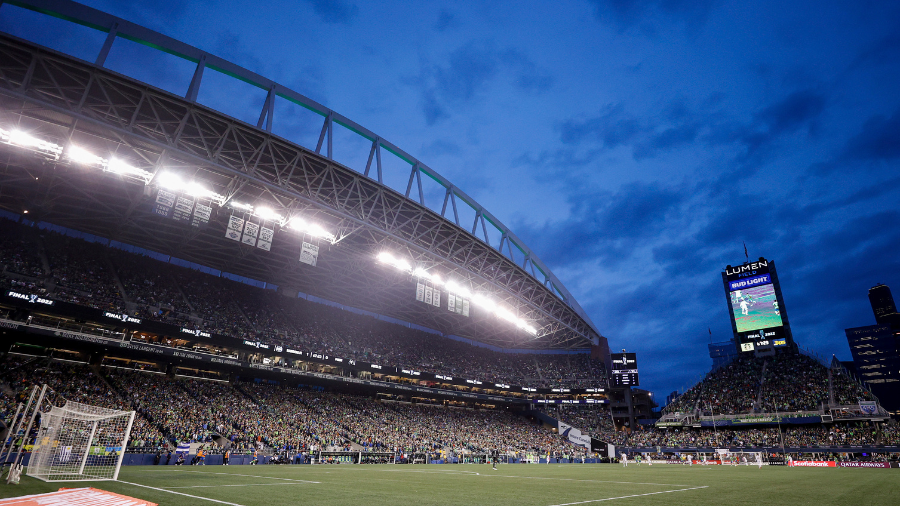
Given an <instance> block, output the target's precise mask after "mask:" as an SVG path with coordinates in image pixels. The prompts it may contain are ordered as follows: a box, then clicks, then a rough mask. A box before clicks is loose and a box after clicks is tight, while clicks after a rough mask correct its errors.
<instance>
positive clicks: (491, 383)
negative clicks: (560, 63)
mask: <svg viewBox="0 0 900 506" xmlns="http://www.w3.org/2000/svg"><path fill="white" fill-rule="evenodd" d="M9 9H20V10H25V11H29V15H39V16H47V17H51V18H54V19H55V20H58V21H59V20H61V21H64V22H67V23H74V24H77V25H79V26H80V27H82V28H86V29H90V30H94V31H99V32H101V33H102V34H103V36H104V43H103V45H102V48H101V49H100V51H99V53H98V54H97V55H95V56H96V59H94V60H93V61H86V60H84V59H80V58H77V57H74V56H71V55H69V54H66V53H65V52H60V51H57V50H54V49H51V48H49V47H45V46H42V45H40V44H38V43H35V42H32V41H29V40H27V38H21V37H19V36H16V35H12V34H9V33H0V235H2V242H0V265H2V275H0V276H2V278H0V281H2V283H3V290H2V292H0V349H2V356H0V417H2V420H0V421H2V425H0V434H2V439H3V446H2V448H0V462H2V463H3V465H4V467H3V471H4V474H3V478H4V483H9V484H4V485H0V498H14V497H18V496H23V495H30V494H32V495H33V494H42V493H49V492H55V491H57V490H58V489H59V488H60V487H61V486H62V487H95V488H96V489H102V490H105V491H109V492H112V493H116V494H121V495H124V496H128V497H133V498H137V499H140V500H143V501H149V502H150V503H156V504H184V503H185V502H188V503H190V504H208V503H219V504H232V505H241V506H253V505H256V504H288V503H294V502H299V501H317V500H319V501H327V502H330V503H336V504H358V503H360V502H369V503H371V504H388V503H396V502H398V501H411V502H417V503H420V504H471V503H474V502H476V501H479V502H482V501H485V502H494V503H497V504H512V503H516V504H536V505H538V504H539V505H555V506H562V505H570V504H589V503H594V502H603V501H629V500H630V501H640V502H641V503H645V504H646V503H650V504H656V503H661V502H663V501H665V503H667V504H682V503H684V504H687V503H691V504H696V503H698V502H699V503H711V502H714V501H715V502H720V501H722V502H727V503H734V504H760V503H764V504H766V503H770V502H774V501H775V500H776V499H777V500H779V501H783V502H797V503H801V504H807V503H825V504H834V503H840V504H845V503H854V504H857V503H858V502H853V498H854V497H856V495H857V494H860V493H863V491H864V492H865V494H867V499H866V500H865V501H863V502H864V503H879V504H886V503H887V502H888V501H890V500H891V499H890V497H892V496H891V494H892V493H894V494H895V492H894V491H893V488H892V487H891V486H888V485H886V484H887V483H889V482H890V480H889V479H890V478H892V476H888V474H890V473H894V472H896V471H891V470H890V469H891V468H897V467H898V458H900V426H898V425H897V423H896V422H894V421H891V419H890V415H889V413H888V411H887V410H886V409H885V408H884V407H883V406H881V404H880V402H879V400H878V399H877V397H876V396H874V395H873V394H872V393H871V391H869V390H868V389H866V388H865V387H863V386H862V385H861V384H860V383H859V382H858V380H857V379H856V378H855V377H854V376H853V375H852V374H851V373H850V372H848V371H847V370H846V369H845V368H844V367H843V365H842V364H841V363H840V362H837V361H834V362H822V361H821V360H819V359H818V358H816V357H814V356H810V355H808V354H804V353H802V352H800V351H799V348H798V347H797V346H796V343H794V341H793V337H792V336H790V331H789V327H787V326H785V328H786V329H787V330H786V332H787V336H786V337H785V338H784V339H785V340H784V343H785V344H784V346H783V347H781V348H777V349H776V347H766V346H764V345H763V341H761V340H758V341H754V347H751V349H752V350H754V353H735V354H734V356H733V357H731V359H730V360H729V361H727V362H726V363H722V364H717V367H716V368H715V369H714V370H712V371H710V372H709V373H708V374H706V376H705V377H704V378H703V380H702V381H700V382H699V383H697V384H696V385H694V386H692V387H691V388H690V389H689V390H687V391H686V392H685V393H684V394H682V395H681V396H679V397H678V398H677V399H675V400H674V401H673V402H671V403H669V404H668V405H667V406H666V407H665V408H664V410H663V411H662V413H661V416H654V414H653V410H654V408H657V407H659V406H658V404H657V402H656V401H655V400H654V398H653V397H652V395H651V394H650V392H649V391H647V390H644V389H641V388H639V387H637V386H636V385H637V384H638V383H637V365H635V363H634V358H633V357H634V355H633V354H627V353H623V354H616V353H611V350H610V343H609V342H608V340H607V338H606V337H604V336H603V334H602V333H601V331H600V330H599V328H600V327H598V325H595V323H594V322H593V321H592V320H591V318H590V317H589V316H588V314H587V313H586V311H585V310H584V309H583V308H582V307H581V306H580V305H579V303H578V301H576V300H575V299H574V297H573V296H572V294H571V293H570V292H569V290H568V289H566V287H565V285H564V284H563V281H562V280H560V279H559V278H557V276H556V275H554V274H553V272H551V270H550V268H549V267H548V266H547V264H546V263H545V262H543V261H542V260H541V259H540V258H539V257H538V255H537V254H536V253H535V252H533V251H532V250H531V249H530V248H529V247H528V246H527V245H526V244H525V243H524V242H523V241H522V240H521V239H520V238H519V237H518V236H517V235H516V234H515V233H514V232H513V231H512V230H510V229H509V228H507V227H506V225H504V224H503V223H502V222H501V221H500V220H499V219H497V218H496V217H495V216H494V215H493V214H491V212H490V211H488V210H487V209H485V208H484V207H482V206H481V205H480V204H478V202H476V201H475V199H473V198H471V197H470V196H469V195H467V194H466V193H465V191H464V190H463V189H461V188H459V187H457V186H455V185H454V184H453V183H451V182H450V181H449V180H447V179H446V178H444V177H443V176H441V175H440V174H439V173H438V172H437V171H436V170H434V169H432V168H430V167H429V166H428V165H426V163H425V162H424V161H420V160H418V159H417V158H416V157H414V156H412V155H410V154H409V153H407V152H406V151H404V150H403V149H402V148H400V147H398V146H395V145H394V144H392V143H391V142H389V141H388V140H386V139H385V138H383V137H381V136H380V135H379V134H377V133H375V132H372V131H370V130H368V129H367V128H365V127H364V126H362V125H359V124H357V123H356V122H354V121H352V120H351V119H349V118H347V117H345V116H343V115H341V114H340V113H338V112H336V111H333V110H331V109H329V108H327V107H325V106H323V105H321V104H319V103H317V102H315V101H313V100H311V99H309V98H307V97H306V96H304V95H302V94H300V93H298V92H296V91H293V90H291V89H289V88H288V87H286V86H284V85H282V84H279V83H276V82H274V81H272V80H269V79H267V78H265V77H263V76H261V75H258V74H256V73H254V72H252V71H250V70H247V69H245V68H242V67H240V66H238V65H236V64H234V63H231V62H229V61H227V60H225V59H222V58H219V57H217V56H215V55H213V54H210V53H207V52H205V51H204V50H202V49H198V48H195V47H192V46H190V45H188V44H185V43H184V42H181V41H178V40H175V39H172V38H170V37H168V36H166V35H163V34H161V33H158V32H156V31H153V30H150V29H148V28H145V27H143V26H140V25H138V24H136V23H133V22H131V21H129V20H126V19H122V18H118V17H115V16H112V15H110V14H106V13H104V12H101V11H99V10H95V9H92V8H90V7H86V6H83V5H81V4H78V3H75V2H71V1H67V0H17V1H15V2H5V3H4V4H3V8H2V10H0V16H2V15H3V13H4V11H8V10H9ZM121 41H130V42H132V43H137V44H141V45H143V46H146V47H148V48H152V49H153V50H156V51H161V52H164V53H166V54H168V55H173V56H175V57H177V58H180V59H181V60H184V61H187V62H190V63H191V65H193V66H194V73H193V75H192V76H191V79H190V85H189V86H188V88H187V89H186V90H184V93H183V94H181V95H177V94H173V93H171V92H169V91H164V90H162V89H159V88H157V87H154V86H153V85H152V84H149V83H145V82H142V81H140V80H138V79H136V78H134V77H129V76H126V75H123V74H120V73H117V72H114V71H112V70H109V69H108V68H105V66H104V63H105V61H106V59H107V57H108V55H109V53H110V51H111V49H112V48H113V47H114V45H115V44H119V43H120V42H121ZM210 73H218V74H221V75H224V76H227V77H228V78H231V79H236V80H239V81H242V82H243V83H247V84H250V85H252V86H253V87H255V88H257V89H259V90H262V92H263V93H264V94H265V102H264V105H263V107H262V109H261V111H260V112H259V120H258V122H257V123H256V124H249V123H246V122H244V121H241V120H239V119H235V118H233V117H230V116H229V115H228V114H226V113H224V112H221V111H217V110H214V109H212V108H210V107H207V106H204V105H201V104H200V103H198V102H197V97H198V94H199V93H200V90H201V88H202V87H203V86H207V84H205V81H204V77H207V76H208V75H209V74H210ZM276 104H278V107H282V106H290V107H298V108H302V109H303V110H305V111H307V112H309V113H311V116H312V117H314V118H316V120H317V121H318V122H319V123H317V124H316V128H317V130H319V132H320V133H319V135H318V138H317V141H316V142H315V143H314V145H311V146H302V145H300V144H298V143H295V142H292V141H291V140H290V139H286V138H282V137H280V136H278V135H276V134H274V133H273V129H274V127H273V124H274V123H275V122H277V121H278V120H277V118H278V117H279V115H278V114H277V110H276V109H277V108H276ZM337 129H344V130H346V131H349V132H352V134H354V135H356V136H358V137H360V138H362V139H364V142H365V143H367V145H369V146H370V148H369V154H368V158H367V163H366V164H365V165H364V166H359V167H348V166H345V165H342V164H341V163H339V162H337V161H336V160H335V152H336V151H338V150H340V149H341V146H340V144H339V143H338V142H336V134H335V132H336V130H337ZM385 134H387V132H385ZM387 157H395V158H396V159H399V160H401V161H402V166H403V167H404V170H405V171H406V172H405V174H404V180H405V182H406V184H405V186H404V187H400V188H395V187H391V186H390V185H389V184H387V183H386V182H385V180H386V177H385V176H384V167H386V166H387V163H383V158H387ZM429 187H430V188H432V190H429V189H428V188H429ZM435 188H436V189H437V191H434V189H435ZM435 194H437V195H439V196H440V200H439V202H437V203H435V202H434V201H432V200H429V201H428V202H427V203H426V198H427V197H433V196H434V195H435ZM761 260H762V259H761ZM729 267H730V266H729ZM772 275H773V277H774V278H775V279H776V283H777V276H775V275H774V267H773V274H772ZM723 281H724V282H725V285H726V292H727V291H728V280H727V279H726V278H725V274H724V273H723ZM763 288H765V287H763ZM763 288H760V289H759V290H762V289H763ZM754 290H756V288H754ZM736 293H737V297H735V296H732V304H733V305H737V304H740V302H735V301H737V300H738V299H739V298H740V296H741V292H739V291H738V292H736ZM747 293H750V291H749V290H748V291H745V296H746V294H747ZM753 293H756V292H753ZM760 293H762V292H760ZM767 293H768V292H767ZM764 297H769V298H767V299H766V298H764ZM764 297H759V299H760V300H764V301H765V303H766V305H767V306H766V308H767V311H768V313H766V314H765V317H764V318H758V319H759V320H761V321H764V322H765V326H772V325H781V322H782V321H784V322H787V313H786V310H785V309H784V308H785V305H784V304H781V305H779V302H781V293H780V289H778V290H777V301H776V299H775V297H776V295H775V292H772V295H765V296H764ZM741 300H742V299H741ZM773 301H776V302H774V303H773ZM773 308H774V309H773ZM733 312H734V314H733V315H732V323H733V324H734V321H735V320H734V319H735V318H738V319H740V318H741V311H740V308H739V307H738V308H737V309H735V310H734V311H733ZM745 314H746V313H745ZM772 322H775V323H772ZM600 323H602V322H600ZM748 329H749V327H748ZM738 330H739V329H738V327H735V335H736V336H737V335H738ZM741 330H743V329H741ZM753 330H754V331H756V328H755V327H754V328H753ZM748 335H749V334H748ZM765 335H767V334H762V336H763V337H764V336H765ZM748 339H749V338H748ZM801 339H802V338H801ZM629 360H630V361H631V362H629ZM542 464H543V465H542ZM162 466H167V467H162ZM226 466H227V467H226ZM251 466H253V467H251ZM796 467H836V468H840V467H863V468H879V469H880V468H887V469H888V470H887V471H883V472H881V471H874V470H871V469H865V470H862V469H860V470H846V471H845V470H836V471H830V470H819V469H795V468H796ZM848 473H858V474H852V475H851V474H848ZM760 476H762V478H760ZM13 483H16V484H13ZM97 501H98V502H97V503H100V502H99V499H97ZM0 504H5V503H4V502H3V501H2V500H0ZM11 504H13V503H11ZM16 504H18V503H16ZM22 504H26V503H22ZM133 504H138V503H133Z"/></svg>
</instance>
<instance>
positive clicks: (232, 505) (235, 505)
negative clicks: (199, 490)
mask: <svg viewBox="0 0 900 506" xmlns="http://www.w3.org/2000/svg"><path fill="white" fill-rule="evenodd" d="M119 483H124V484H126V485H134V486H135V487H144V488H149V489H151V490H159V491H160V492H168V493H170V494H176V495H183V496H185V497H192V498H194V499H201V500H204V501H210V502H215V503H219V504H227V505H228V506H244V505H243V504H238V503H236V502H227V501H220V500H218V499H210V498H209V497H202V496H199V495H191V494H185V493H184V492H176V491H174V490H166V489H164V488H158V487H151V486H150V485H141V484H140V483H132V482H130V481H121V480H119Z"/></svg>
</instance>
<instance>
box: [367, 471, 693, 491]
mask: <svg viewBox="0 0 900 506" xmlns="http://www.w3.org/2000/svg"><path fill="white" fill-rule="evenodd" d="M379 471H381V472H383V473H431V474H438V473H444V474H447V473H450V474H473V475H474V474H478V475H481V476H490V477H493V478H520V479H523V480H555V481H582V482H587V483H617V484H621V485H655V486H658V487H689V486H690V485H682V484H679V483H647V482H641V481H613V480H579V479H577V478H551V477H547V476H510V475H506V474H493V473H488V472H484V473H480V472H475V471H457V470H455V469H448V470H446V471H444V470H434V471H426V470H415V469H379Z"/></svg>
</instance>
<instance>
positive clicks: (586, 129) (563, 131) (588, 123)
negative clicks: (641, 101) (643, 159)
mask: <svg viewBox="0 0 900 506" xmlns="http://www.w3.org/2000/svg"><path fill="white" fill-rule="evenodd" d="M642 129H645V127H642V126H641V124H640V123H639V122H638V120H637V119H635V118H634V117H632V116H630V115H627V114H625V107H624V106H623V105H622V104H621V103H619V104H615V105H609V106H607V107H606V108H605V109H604V110H603V111H602V112H601V113H600V115H599V116H596V117H593V118H588V119H585V120H567V121H565V122H563V124H562V125H561V126H560V127H559V132H560V140H561V141H562V143H563V144H570V145H571V144H582V143H585V142H591V141H592V142H597V141H599V142H600V145H601V146H602V147H604V148H607V149H613V148H616V147H618V146H621V145H624V144H628V143H630V141H631V140H632V139H634V138H636V137H637V135H638V133H640V132H641V130H642Z"/></svg>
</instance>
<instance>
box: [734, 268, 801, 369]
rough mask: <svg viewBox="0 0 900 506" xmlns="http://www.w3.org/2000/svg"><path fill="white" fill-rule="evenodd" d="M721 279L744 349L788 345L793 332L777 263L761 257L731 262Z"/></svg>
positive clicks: (736, 335)
mask: <svg viewBox="0 0 900 506" xmlns="http://www.w3.org/2000/svg"><path fill="white" fill-rule="evenodd" d="M722 281H723V283H724V284H725V294H726V295H727V297H728V309H729V313H730V314H731V327H732V330H733V331H734V336H735V339H736V342H737V345H738V349H739V350H740V351H741V352H751V351H754V350H758V349H760V348H770V347H771V348H780V347H786V346H788V344H789V342H790V341H791V333H790V327H789V326H788V324H787V314H786V313H785V311H784V302H783V300H782V297H781V289H780V287H779V284H778V276H777V274H776V272H775V264H774V262H772V261H771V260H766V259H765V258H760V259H759V260H758V261H756V262H748V263H745V264H743V265H739V266H736V267H732V266H730V265H729V266H727V267H726V268H725V272H723V273H722Z"/></svg>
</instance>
